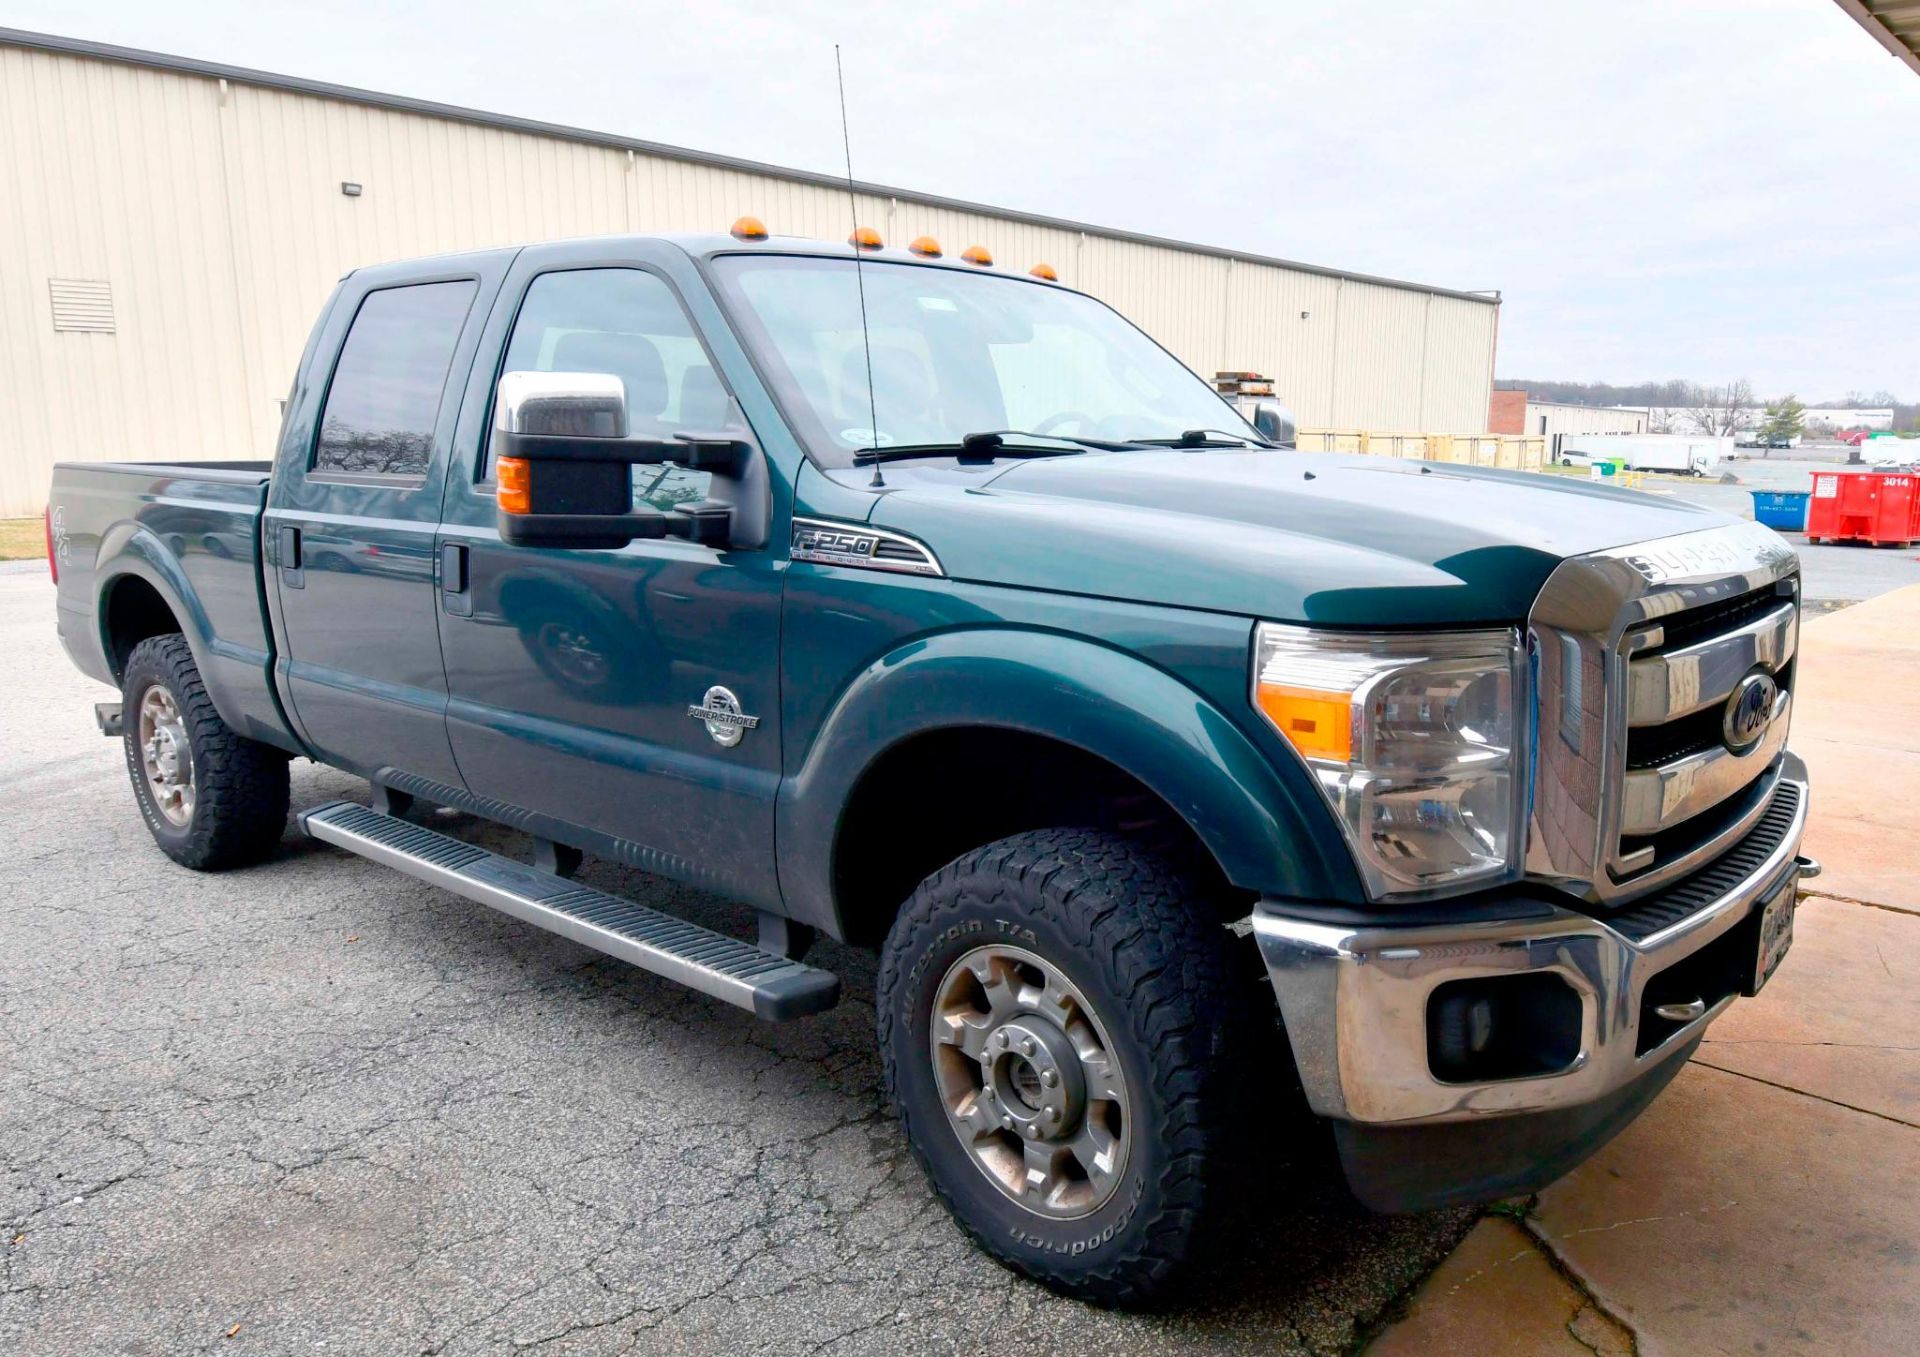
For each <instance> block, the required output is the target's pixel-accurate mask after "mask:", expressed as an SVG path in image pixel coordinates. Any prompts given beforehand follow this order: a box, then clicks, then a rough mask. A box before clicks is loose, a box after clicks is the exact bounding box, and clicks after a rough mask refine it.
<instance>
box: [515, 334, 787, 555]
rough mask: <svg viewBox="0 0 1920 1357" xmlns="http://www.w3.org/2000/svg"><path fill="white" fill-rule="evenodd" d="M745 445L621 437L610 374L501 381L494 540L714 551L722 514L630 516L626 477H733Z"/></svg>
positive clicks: (715, 506) (727, 516) (618, 396)
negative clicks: (653, 469)
mask: <svg viewBox="0 0 1920 1357" xmlns="http://www.w3.org/2000/svg"><path fill="white" fill-rule="evenodd" d="M752 454H753V444H752V443H751V442H750V441H748V440H747V439H746V438H745V437H744V436H742V435H739V434H735V433H732V432H729V431H724V430H723V431H718V432H714V433H705V432H700V433H694V432H687V431H682V432H680V433H677V434H675V435H674V436H673V437H671V438H631V437H628V436H627V393H626V384H625V383H624V382H622V381H621V380H620V378H618V377H615V376H613V375H612V374H610V373H600V372H509V373H506V374H504V375H503V376H502V377H501V378H500V385H499V391H498V396H497V399H496V401H495V405H494V420H493V466H494V476H495V482H496V485H497V487H498V489H497V496H498V502H499V524H500V538H501V540H502V541H505V542H508V543H511V544H513V545H516V546H547V547H572V548H579V549H588V548H607V547H619V546H625V545H626V544H627V543H628V542H632V541H635V540H639V539H645V538H656V537H667V536H675V537H684V538H687V539H688V540H689V541H694V542H705V543H709V544H715V545H720V544H724V543H726V542H727V541H728V540H729V538H730V535H731V528H732V518H733V511H732V508H731V506H729V505H726V504H722V503H717V502H715V501H711V500H707V501H702V502H701V503H698V504H688V505H682V506H680V507H678V508H676V509H675V510H674V511H673V512H671V513H662V512H660V511H659V510H657V509H651V508H638V509H636V508H635V507H634V503H633V470H632V469H633V468H634V467H635V466H658V465H661V464H663V463H667V462H672V463H674V464H675V465H677V466H683V467H687V468H690V469H696V470H702V471H711V472H713V473H714V474H715V475H720V476H737V475H738V474H739V473H740V471H741V470H742V468H743V467H745V466H746V465H747V464H748V462H749V461H750V459H751V457H752Z"/></svg>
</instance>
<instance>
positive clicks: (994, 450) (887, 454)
mask: <svg viewBox="0 0 1920 1357" xmlns="http://www.w3.org/2000/svg"><path fill="white" fill-rule="evenodd" d="M1015 438H1018V439H1029V438H1031V439H1038V440H1040V441H1041V442H1044V443H1065V444H1067V445H1068V446H1066V447H1050V448H1047V447H1022V446H1019V445H1017V444H1010V443H1009V442H1008V440H1009V439H1015ZM1140 446H1142V445H1141V444H1139V443H1121V442H1116V441H1115V440H1113V439H1105V438H1069V437H1067V436H1066V435H1065V434H1057V433H1030V432H1028V431H1027V430H1025V429H993V430H989V431H988V432H985V433H970V434H964V435H962V436H961V437H960V438H958V439H955V440H954V441H953V442H951V443H910V444H906V445H904V446H901V447H894V448H863V449H861V450H860V451H859V452H856V453H854V454H853V462H854V465H855V466H870V465H872V464H873V463H875V462H895V461H900V460H902V459H904V458H909V457H961V458H965V459H969V460H977V461H985V462H990V461H992V460H994V459H995V458H997V457H1072V456H1076V455H1077V454H1079V453H1081V452H1083V451H1085V450H1086V449H1088V448H1093V449H1095V450H1097V451H1100V452H1124V451H1126V450H1127V449H1128V448H1137V447H1140Z"/></svg>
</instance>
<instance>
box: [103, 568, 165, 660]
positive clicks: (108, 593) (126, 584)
mask: <svg viewBox="0 0 1920 1357" xmlns="http://www.w3.org/2000/svg"><path fill="white" fill-rule="evenodd" d="M184 630H185V628H184V627H183V626H182V625H181V623H180V618H179V616H178V615H177V614H176V613H175V612H174V610H173V606H172V605H171V604H170V603H168V602H167V600H166V596H165V595H164V594H162V593H161V592H160V591H159V589H157V588H155V587H154V585H153V584H152V583H150V582H149V581H147V580H144V579H142V578H141V577H140V576H138V575H132V574H128V575H118V576H115V577H114V578H113V579H112V580H110V581H109V582H108V584H107V587H106V589H105V591H104V592H103V593H102V595H101V599H100V637H101V641H102V643H103V645H104V647H105V649H106V655H107V667H108V668H109V669H110V670H111V671H112V673H113V677H114V680H115V681H116V682H117V681H119V679H120V678H121V676H122V675H124V674H125V673H126V670H127V658H128V657H129V656H130V655H132V654H133V648H134V647H135V646H137V645H139V644H140V643H141V642H142V641H145V640H147V639H149V638H151V637H154V636H165V635H166V634H167V633H168V632H173V631H184Z"/></svg>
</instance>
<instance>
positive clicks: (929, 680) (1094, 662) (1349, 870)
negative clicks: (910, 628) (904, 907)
mask: <svg viewBox="0 0 1920 1357" xmlns="http://www.w3.org/2000/svg"><path fill="white" fill-rule="evenodd" d="M983 726H984V727H997V728H1000V729H1006V730H1017V731H1025V732H1030V733H1032V734H1035V735H1041V736H1045V737H1048V738H1050V739H1055V740H1060V741H1063V742H1065V743H1067V744H1071V745H1074V746H1077V747H1078V748H1080V749H1083V750H1085V751H1086V752H1088V753H1089V754H1092V755H1095V756H1097V757H1099V758H1102V759H1104V760H1106V761H1107V762H1109V763H1111V764H1113V765H1114V766H1116V767H1118V768H1120V769H1122V770H1123V771H1125V772H1126V773H1128V774H1130V775H1131V776H1133V777H1134V778H1136V779H1138V780H1139V781H1140V782H1141V783H1143V784H1144V785H1146V786H1147V787H1149V788H1151V789H1152V790H1153V791H1154V792H1155V793H1156V794H1157V795H1158V796H1160V797H1161V799H1163V800H1164V801H1166V803H1167V804H1168V805H1170V806H1171V807H1172V808H1173V809H1174V810H1175V811H1176V812H1177V813H1178V814H1179V815H1180V816H1181V817H1182V818H1183V819H1184V820H1185V821H1186V823H1187V824H1188V826H1190V827H1191V828H1192V830H1193V831H1194V833H1195V834H1196V835H1197V836H1198V837H1199V839H1200V840H1201V842H1202V843H1204V844H1205V845H1206V846H1207V848H1208V850H1209V851H1210V852H1212V854H1213V856H1214V858H1215V859H1216V860H1217V861H1218V862H1219V864H1220V867H1221V869H1222V870H1223V871H1224V872H1225V874H1226V876H1227V878H1228V879H1229V880H1230V881H1232V882H1233V883H1234V884H1235V885H1236V886H1240V887H1243V888H1245V889H1247V890H1251V891H1256V892H1259V893H1261V894H1263V895H1277V896H1291V897H1294V898H1305V899H1337V898H1345V897H1350V896H1352V895H1353V893H1354V892H1355V891H1356V890H1357V883H1356V881H1355V879H1354V874H1353V867H1352V863H1351V861H1350V859H1349V858H1348V857H1347V854H1346V850H1345V848H1344V844H1343V840H1342V838H1341V836H1340V833H1339V830H1338V828H1337V826H1335V825H1334V823H1333V821H1332V818H1331V816H1330V815H1329V814H1328V812H1327V810H1326V808H1325V805H1324V803H1322V802H1321V801H1320V800H1319V798H1318V795H1317V793H1315V792H1314V790H1313V788H1312V787H1311V786H1309V785H1305V784H1304V777H1305V774H1304V770H1294V771H1297V772H1298V773H1299V777H1298V778H1297V779H1296V778H1288V777H1286V776H1283V775H1282V773H1281V771H1280V769H1278V768H1276V766H1275V763H1274V761H1273V760H1271V759H1270V758H1268V757H1267V755H1265V754H1264V753H1262V752H1261V751H1260V750H1259V749H1258V748H1257V747H1256V746H1255V745H1254V744H1253V742H1252V741H1251V740H1249V739H1248V737H1247V736H1246V734H1245V733H1244V732H1243V731H1242V730H1241V729H1240V727H1239V726H1238V725H1236V724H1235V723H1234V721H1232V720H1231V719H1230V718H1229V717H1228V716H1227V715H1226V713H1224V712H1222V711H1221V710H1220V709H1219V708H1218V707H1217V706H1215V705H1214V704H1213V703H1212V702H1211V701H1210V700H1209V699H1208V698H1207V697H1206V696H1205V695H1204V694H1202V693H1201V692H1199V691H1198V690H1196V689H1194V688H1192V687H1190V686H1188V685H1187V684H1186V683H1184V682H1182V681H1181V680H1180V679H1178V678H1176V677H1175V676H1174V675H1172V674H1170V673H1168V672H1166V671H1165V670H1163V669H1159V668H1156V667H1155V666H1153V665H1151V664H1148V663H1146V662H1145V661H1143V660H1141V659H1139V658H1137V657H1135V656H1133V655H1130V654H1128V653H1126V652H1123V651H1119V650H1115V649H1113V648H1111V647H1108V646H1104V645H1100V644H1097V643H1094V642H1091V641H1088V640H1085V639H1082V638H1078V637H1073V636H1068V635H1063V634H1059V633H1053V632H1043V631H1025V630H1006V629H999V628H991V629H969V630H960V631H950V632H943V633H940V634H937V635H934V636H930V637H922V638H920V639H917V640H914V641H912V642H909V643H907V644H905V645H902V646H901V647H899V648H898V649H896V650H894V651H891V652H890V653H888V654H886V655H885V656H883V657H882V658H880V659H878V660H876V661H875V662H873V663H872V664H869V665H868V666H867V667H866V668H865V669H864V670H863V671H861V673H860V674H859V675H858V676H857V677H856V678H855V679H854V680H853V682H852V683H851V684H849V685H848V687H847V688H846V690H845V692H844V693H842V695H841V697H840V700H839V701H838V702H837V703H836V704H835V705H834V707H833V708H832V710H831V711H830V712H829V714H828V715H827V717H826V719H825V721H824V722H823V723H822V725H821V727H820V730H819V732H818V734H817V735H816V736H815V738H814V740H813V742H812V744H811V746H810V748H809V751H808V753H807V756H806V758H805V760H804V762H803V763H802V764H801V766H800V767H799V768H798V770H797V771H795V772H794V773H793V774H792V775H791V776H789V777H788V778H786V779H785V781H784V785H783V787H782V789H781V795H780V801H779V806H778V811H777V823H778V830H777V832H778V835H779V845H780V884H781V890H782V893H783V895H784V898H785V901H786V904H787V908H788V911H789V912H790V913H791V914H792V915H793V916H794V917H795V918H797V919H800V920H803V921H806V922H809V923H816V924H819V925H820V926H822V927H824V928H826V929H828V930H829V931H830V932H832V933H834V934H835V935H836V936H842V935H843V932H842V929H841V927H840V924H841V916H840V911H839V907H838V904H837V902H836V900H835V898H834V892H833V882H832V871H833V863H832V855H833V845H834V840H835V836H836V832H837V830H838V827H839V818H840V813H841V809H842V808H843V807H844V806H845V805H846V804H847V802H848V799H849V798H850V797H851V795H852V793H853V790H854V787H855V785H856V784H857V783H858V782H859V780H860V777H861V775H862V774H863V773H864V772H865V771H866V770H867V769H868V768H869V767H871V766H872V765H873V763H874V762H875V760H877V759H878V758H880V757H881V756H882V755H884V754H885V753H886V752H887V751H888V750H889V749H891V748H893V747H894V746H895V745H897V744H899V743H900V742H901V741H903V740H907V739H911V738H912V737H914V736H917V735H921V734H925V733H927V732H930V731H934V730H941V729H952V728H956V727H972V728H978V727H983ZM1296 781H1299V782H1300V783H1301V784H1302V785H1297V786H1296V785H1294V783H1295V782H1296Z"/></svg>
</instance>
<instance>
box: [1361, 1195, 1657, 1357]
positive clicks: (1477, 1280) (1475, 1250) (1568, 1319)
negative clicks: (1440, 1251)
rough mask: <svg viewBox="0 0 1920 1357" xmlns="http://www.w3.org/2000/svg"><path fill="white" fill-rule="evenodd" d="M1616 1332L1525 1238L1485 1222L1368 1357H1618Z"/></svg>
mask: <svg viewBox="0 0 1920 1357" xmlns="http://www.w3.org/2000/svg"><path fill="white" fill-rule="evenodd" d="M1632 1351H1633V1344H1632V1341H1631V1339H1630V1337H1629V1336H1628V1334H1627V1333H1626V1331H1625V1330H1624V1329H1622V1328H1621V1327H1620V1326H1619V1325H1618V1324H1616V1323H1614V1321H1612V1320H1611V1319H1609V1318H1607V1316H1606V1315H1604V1314H1602V1313H1601V1312H1600V1311H1599V1310H1597V1309H1596V1308H1595V1307H1594V1305H1593V1303H1592V1302H1591V1301H1590V1300H1588V1299H1587V1297H1586V1296H1585V1295H1583V1294H1582V1293H1581V1292H1580V1290H1579V1288H1577V1287H1576V1286H1574V1285H1573V1283H1571V1282H1569V1281H1568V1280H1567V1279H1566V1278H1565V1277H1563V1276H1561V1275H1560V1273H1559V1272H1558V1271H1556V1270H1555V1268H1554V1265H1553V1263H1552V1262H1551V1261H1550V1260H1549V1259H1548V1258H1547V1256H1546V1255H1545V1254H1544V1253H1542V1252H1541V1251H1540V1249H1539V1247H1538V1246H1537V1245H1536V1244H1535V1243H1534V1242H1533V1240H1532V1238H1531V1237H1529V1236H1528V1234H1527V1232H1526V1231H1525V1230H1524V1229H1522V1228H1521V1227H1520V1226H1518V1225H1516V1224H1515V1223H1514V1222H1513V1221H1512V1220H1510V1219H1508V1218H1507V1217H1505V1216H1488V1217H1487V1218H1486V1219H1485V1220H1482V1221H1481V1222H1480V1223H1479V1224H1478V1225H1476V1226H1474V1227H1473V1230H1472V1232H1471V1233H1469V1234H1468V1235H1467V1237H1466V1238H1465V1239H1463V1240H1461V1241H1460V1247H1459V1248H1457V1249H1455V1250H1454V1251H1453V1253H1452V1255H1451V1256H1449V1257H1448V1259H1447V1261H1446V1262H1444V1263H1442V1264H1441V1265H1440V1266H1439V1267H1438V1268H1436V1269H1434V1273H1433V1275H1432V1276H1431V1277H1429V1278H1427V1280H1426V1281H1425V1283H1423V1284H1422V1285H1421V1287H1420V1291H1419V1293H1418V1294H1417V1295H1415V1296H1414V1298H1413V1303H1412V1305H1411V1307H1410V1308H1409V1309H1408V1311H1407V1314H1406V1316H1405V1318H1403V1319H1401V1320H1400V1321H1399V1322H1398V1323H1396V1324H1395V1325H1394V1326H1393V1327H1392V1328H1390V1329H1388V1330H1387V1331H1386V1332H1385V1333H1383V1334H1381V1335H1380V1337H1379V1339H1378V1340H1377V1341H1375V1342H1374V1343H1373V1344H1372V1346H1370V1347H1369V1348H1368V1349H1367V1352H1368V1354H1369V1357H1429V1355H1430V1354H1432V1353H1436V1352H1463V1353H1472V1354H1474V1357H1557V1354H1562V1353H1564V1354H1566V1357H1593V1354H1595V1353H1599V1354H1601V1357H1626V1354H1629V1353H1631V1352H1632Z"/></svg>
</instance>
